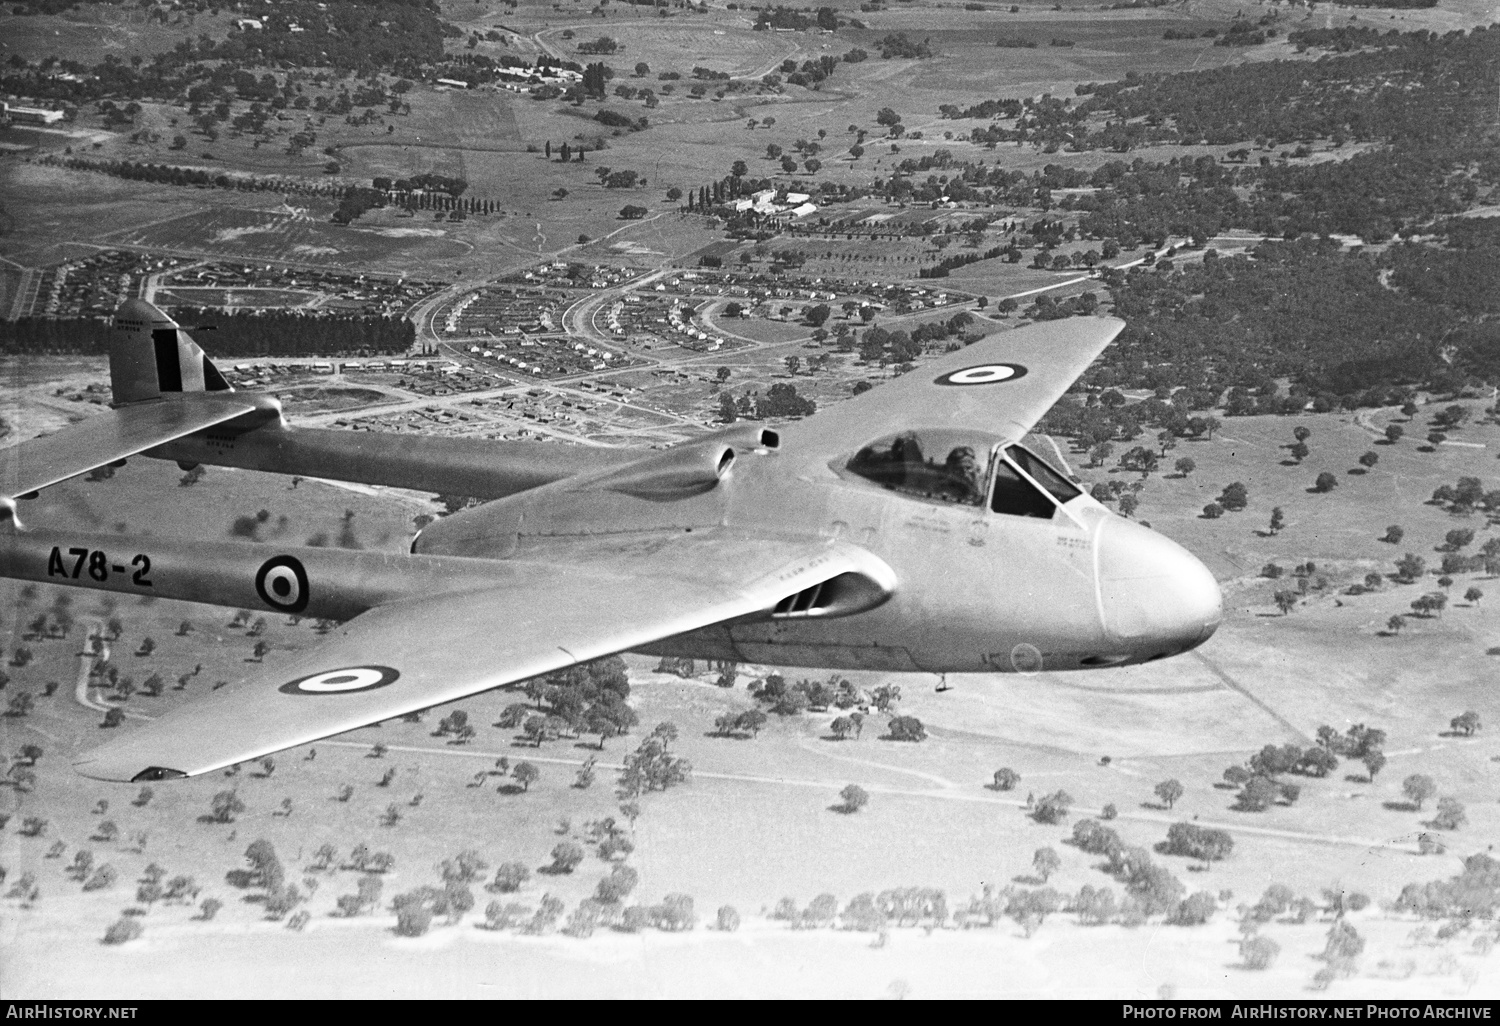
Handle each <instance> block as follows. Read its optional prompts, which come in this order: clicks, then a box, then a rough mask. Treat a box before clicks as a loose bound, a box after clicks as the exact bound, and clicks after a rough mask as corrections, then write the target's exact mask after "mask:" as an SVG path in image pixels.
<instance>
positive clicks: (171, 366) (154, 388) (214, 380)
mask: <svg viewBox="0 0 1500 1026" xmlns="http://www.w3.org/2000/svg"><path fill="white" fill-rule="evenodd" d="M109 383H110V390H111V392H112V393H113V396H114V402H115V405H116V406H123V405H127V404H129V403H138V402H141V401H143V400H146V399H155V398H157V397H158V396H161V395H163V394H166V393H171V392H227V391H230V390H231V389H230V387H229V382H227V381H225V380H224V376H223V375H222V374H220V373H219V370H218V368H217V367H215V366H214V365H213V362H212V361H211V360H209V358H208V356H207V355H206V354H205V353H204V352H203V350H202V349H200V348H199V347H198V344H197V343H196V342H194V341H193V340H192V338H191V337H190V336H189V335H188V333H187V332H186V331H183V330H182V327H181V326H180V325H178V323H177V322H176V321H174V320H172V318H170V317H168V316H167V315H166V314H165V313H163V312H162V311H161V310H159V309H157V308H156V307H154V306H152V305H151V304H150V303H148V302H146V301H145V300H144V299H127V300H126V301H125V302H123V303H121V304H120V306H119V308H118V309H117V310H115V324H114V330H113V331H111V332H110V338H109Z"/></svg>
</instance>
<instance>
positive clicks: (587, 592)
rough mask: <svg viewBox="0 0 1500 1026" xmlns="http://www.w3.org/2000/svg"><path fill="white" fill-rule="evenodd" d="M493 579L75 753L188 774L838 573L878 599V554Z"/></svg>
mask: <svg viewBox="0 0 1500 1026" xmlns="http://www.w3.org/2000/svg"><path fill="white" fill-rule="evenodd" d="M508 569H509V570H510V571H511V572H512V574H514V576H513V577H512V579H511V581H510V583H509V586H507V587H506V588H504V589H492V590H485V591H477V592H476V591H470V592H466V593H463V594H442V595H435V596H431V597H423V598H415V599H405V600H401V601H397V602H392V603H389V604H386V605H382V606H379V607H377V608H375V609H372V610H370V611H369V612H367V613H364V614H362V615H360V616H358V617H356V618H354V619H353V620H351V621H349V622H348V623H346V624H344V625H343V627H341V628H340V629H339V630H337V631H336V632H334V633H333V634H332V635H331V636H330V638H329V639H328V640H327V641H325V642H323V643H321V644H319V645H318V646H317V647H316V648H314V649H312V650H311V651H309V652H307V653H305V654H300V655H298V656H297V657H296V658H294V659H293V660H291V661H289V662H285V663H281V664H278V665H276V666H275V667H268V668H266V669H265V670H263V671H261V672H260V673H259V674H257V675H256V676H254V677H250V678H247V679H244V680H241V681H239V682H237V683H235V684H231V685H228V686H226V687H224V688H221V689H220V690H218V691H215V692H212V693H211V694H209V695H207V696H205V697H203V698H201V699H197V700H194V701H191V702H189V703H187V704H186V705H183V706H181V707H179V708H177V709H175V710H173V711H171V712H169V713H167V714H166V715H165V716H163V717H161V718H160V719H158V720H155V721H153V722H151V723H149V724H146V725H144V726H140V727H137V728H135V729H133V730H132V731H131V733H129V734H126V735H124V736H122V737H120V738H119V739H118V740H115V741H112V742H110V743H107V744H105V745H101V746H100V747H98V748H95V749H93V750H91V751H87V752H84V753H81V754H80V755H79V756H78V757H77V758H76V759H75V761H74V768H75V769H77V770H78V772H79V773H81V774H83V775H84V776H87V777H92V778H95V779H99V780H116V781H130V780H150V779H168V778H173V777H178V776H194V775H197V774H201V773H207V772H210V771H212V770H216V769H220V768H223V767H225V766H230V765H233V764H234V763H238V762H244V761H247V760H251V759H256V758H259V757H261V756H265V755H269V754H271V753H273V752H277V751H280V750H282V749H284V748H291V747H293V746H296V745H300V744H305V743H307V742H310V741H316V740H318V739H320V738H324V737H328V736H329V735H332V734H338V733H342V732H344V731H347V730H352V729H354V728H356V727H362V726H365V725H367V724H370V723H375V722H378V721H380V720H384V719H389V718H392V717H395V716H400V715H403V714H405V713H409V712H415V711H417V710H419V709H425V708H427V707H429V706H433V705H440V704H442V703H445V702H451V701H454V700H456V699H459V698H464V697H466V696H468V695H473V694H477V693H479V692H481V691H487V690H489V689H491V688H496V687H500V686H502V685H505V684H511V683H515V682H517V681H522V680H526V679H528V678H530V677H535V676H538V675H540V674H544V673H549V672H552V671H555V670H559V669H562V668H564V667H567V666H571V665H573V664H575V663H581V662H587V661H588V660H591V659H598V658H600V657H602V656H606V655H611V654H613V653H616V652H622V651H626V650H628V649H631V648H634V647H637V646H641V645H645V644H648V643H650V642H653V641H659V640H661V639H663V638H667V637H671V636H673V635H676V634H681V633H684V632H687V631H692V630H697V629H699V628H702V627H707V626H710V625H712V624H715V623H720V622H723V621H726V620H734V619H738V618H743V617H748V616H755V615H757V614H769V613H770V612H771V611H772V610H773V609H775V607H776V606H777V603H779V602H781V601H782V600H783V599H785V598H786V597H787V596H788V595H792V594H795V593H798V592H799V591H802V590H803V589H806V588H808V587H810V586H812V585H815V584H817V583H819V582H822V581H827V580H832V579H833V578H835V577H838V576H839V575H841V574H849V573H853V574H858V575H860V576H862V577H864V578H866V579H867V580H869V581H871V582H873V583H874V584H876V585H877V586H878V587H879V588H880V589H882V591H883V592H884V594H889V593H890V592H891V591H892V590H893V589H894V587H895V580H894V576H893V575H892V574H891V571H890V569H889V568H888V567H886V566H885V564H884V563H882V562H880V560H878V559H876V558H875V557H873V556H871V555H870V554H869V553H867V552H865V551H864V550H863V549H859V548H857V547H855V546H849V545H844V544H833V545H812V546H809V545H804V546H788V545H786V544H784V543H768V542H753V541H751V542H746V543H744V544H735V543H726V542H724V541H722V540H720V541H716V542H705V543H703V544H690V545H684V546H678V547H676V548H675V551H659V552H652V553H641V554H635V555H633V556H630V557H627V558H616V559H613V560H611V559H608V558H603V559H597V560H592V561H590V563H589V564H588V565H586V566H585V565H577V564H564V565H557V564H549V565H542V564H531V565H523V564H516V563H510V564H508Z"/></svg>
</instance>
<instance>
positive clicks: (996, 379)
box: [933, 363, 1026, 385]
mask: <svg viewBox="0 0 1500 1026" xmlns="http://www.w3.org/2000/svg"><path fill="white" fill-rule="evenodd" d="M1025 376H1026V368H1025V367H1022V366H1021V365H1020V364H1019V363H980V364H975V365H974V366H973V367H964V368H962V369H960V370H956V371H949V372H948V373H947V374H942V375H939V376H938V377H937V378H934V379H933V384H935V385H998V384H1000V382H1002V381H1015V380H1016V379H1017V378H1024V377H1025Z"/></svg>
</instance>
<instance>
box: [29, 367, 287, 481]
mask: <svg viewBox="0 0 1500 1026" xmlns="http://www.w3.org/2000/svg"><path fill="white" fill-rule="evenodd" d="M262 405H263V403H258V402H257V401H256V400H255V399H254V398H253V397H248V396H244V397H242V396H240V395H239V394H237V393H212V394H210V393H184V394H181V395H174V396H172V397H170V398H163V399H158V400H153V401H149V402H143V403H140V404H138V405H131V406H122V407H119V408H117V409H113V410H109V411H107V412H105V413H101V414H99V415H98V416H95V417H90V418H88V419H87V420H83V421H80V422H79V423H77V424H70V425H69V426H68V427H66V428H64V429H63V430H61V431H59V432H57V434H55V435H48V436H47V437H45V438H33V439H30V440H29V441H25V442H21V443H20V444H19V445H15V446H12V447H10V448H7V449H0V495H3V496H5V497H7V498H14V497H15V496H19V495H26V494H28V493H30V492H35V491H37V490H39V489H42V488H46V487H48V486H50V485H55V484H58V483H59V482H61V481H66V480H67V479H68V478H70V477H77V476H78V475H79V474H86V473H88V472H89V471H90V470H93V469H95V468H97V467H103V466H107V465H108V464H110V463H115V462H118V461H119V460H123V459H125V458H126V457H128V456H134V455H135V454H136V453H140V452H144V451H145V450H147V449H150V448H152V447H154V446H157V445H160V444H162V443H163V442H170V441H172V440H174V439H177V438H182V437H183V436H184V435H190V434H192V433H193V432H195V431H201V430H203V429H204V428H207V427H213V426H214V425H215V424H222V423H224V422H225V421H229V420H234V419H235V418H236V417H242V416H244V415H245V414H247V413H251V412H253V411H254V410H256V409H259V408H261V407H262Z"/></svg>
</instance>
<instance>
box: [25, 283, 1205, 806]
mask: <svg viewBox="0 0 1500 1026" xmlns="http://www.w3.org/2000/svg"><path fill="white" fill-rule="evenodd" d="M1122 326H1123V325H1122V323H1121V322H1120V321H1118V320H1110V319H1103V318H1099V319H1094V318H1090V319H1082V318H1074V319H1069V320H1058V321H1050V322H1044V323H1039V324H1034V325H1030V326H1026V327H1022V328H1017V329H1015V330H1011V331H1005V332H1001V333H999V334H995V335H991V336H990V337H988V338H985V339H982V340H980V341H977V342H975V343H973V344H971V345H968V346H966V347H964V348H962V349H960V350H958V351H955V352H952V353H949V354H947V355H945V356H943V357H942V358H941V359H939V360H937V361H936V362H934V363H932V364H929V365H927V366H924V367H923V368H921V369H920V370H915V371H911V372H909V373H906V374H904V375H902V376H900V377H898V378H896V379H894V380H892V381H889V382H886V383H885V384H882V385H881V386H880V387H878V388H876V389H873V390H870V391H868V392H866V393H864V394H862V395H859V396H856V397H854V398H852V399H848V400H846V401H844V402H841V403H839V404H837V405H835V406H832V407H830V408H827V409H824V410H822V411H820V412H818V413H816V414H815V415H813V416H811V417H808V418H806V419H804V420H801V421H796V422H792V423H788V424H785V425H781V426H778V427H775V428H772V427H766V426H760V425H741V426H733V427H729V428H726V429H725V430H722V431H718V432H716V433H712V434H708V435H706V436H704V437H701V438H698V439H696V440H693V441H689V442H685V443H683V444H680V445H677V446H675V447H672V448H669V449H666V450H655V451H630V450H625V449H613V448H604V447H597V448H594V447H582V446H579V447H570V446H560V445H542V444H540V443H534V442H503V441H490V440H483V439H472V438H440V437H423V436H413V435H394V434H374V433H368V432H351V431H340V430H316V429H311V428H297V427H294V426H292V425H291V424H289V423H288V422H287V421H286V419H285V418H284V417H283V415H282V411H281V408H280V405H279V403H278V402H277V401H276V400H275V399H274V398H272V397H270V396H267V395H263V394H257V393H251V392H245V391H237V390H234V389H232V388H231V387H230V386H229V384H228V383H227V382H226V381H225V379H224V377H223V376H222V375H221V374H220V373H219V371H218V370H217V369H216V368H215V367H214V365H213V363H212V362H211V361H210V360H209V359H208V357H207V356H206V355H205V353H204V352H203V350H202V349H200V348H199V347H198V345H197V344H196V343H194V342H193V340H192V339H191V337H190V336H189V335H188V333H187V332H186V331H185V330H184V329H183V328H182V327H181V326H180V325H178V324H177V323H176V322H175V321H173V320H172V319H171V318H170V317H168V316H167V315H166V314H165V313H163V312H162V311H161V310H159V309H158V308H156V307H155V306H153V305H151V304H150V303H148V302H145V301H144V300H129V301H127V302H125V303H123V304H122V305H121V306H120V307H119V309H118V311H117V313H116V317H115V321H114V327H113V330H112V331H111V336H110V343H109V366H110V378H111V388H112V398H113V405H112V408H111V409H110V410H108V411H106V412H104V413H102V414H100V415H98V416H95V417H92V418H90V419H88V420H86V421H84V422H82V423H80V424H78V425H75V426H71V427H68V428H66V429H64V430H62V431H60V432H58V433H57V434H55V435H52V436H49V437H44V438H39V439H34V440H31V441H27V442H23V443H22V444H20V445H18V446H15V447H13V448H11V449H8V450H6V451H5V452H4V454H3V457H0V513H4V514H8V522H7V524H6V525H5V528H4V530H3V532H0V575H3V576H6V577H11V578H17V579H23V580H28V581H37V582H42V583H47V584H59V585H67V586H74V587H83V588H93V589H97V590H101V591H109V592H116V593H122V594H134V595H143V596H144V595H149V596H154V597H156V598H168V599H181V600H185V601H190V602H205V603H213V604H217V605H223V606H230V607H236V608H242V609H258V610H263V611H268V612H272V613H285V614H291V615H297V616H307V617H321V618H329V619H333V620H337V621H340V622H341V624H342V625H341V626H340V627H338V628H337V629H336V630H334V631H332V632H331V633H330V634H329V635H328V636H327V637H326V638H325V639H324V640H322V641H321V642H320V643H319V644H317V645H315V646H313V647H311V648H309V649H307V650H305V651H303V652H300V653H298V654H296V655H295V656H293V657H292V658H291V659H290V660H289V661H286V662H281V663H275V664H266V665H265V666H263V667H258V668H257V669H256V670H255V671H254V672H253V673H251V674H250V675H249V676H248V677H246V678H244V679H242V680H239V681H237V682H234V683H231V684H229V685H228V686H225V687H223V688H220V689H218V690H216V691H213V692H212V693H210V694H208V695H206V696H203V697H200V698H196V699H193V700H190V701H188V702H186V703H184V704H183V705H181V706H180V707H178V708H176V709H174V710H172V711H171V712H168V713H167V714H165V715H163V716H161V717H160V718H159V719H156V720H154V721H152V722H149V723H145V724H142V725H139V726H134V727H129V728H124V729H122V730H121V731H120V733H119V736H118V737H117V738H115V739H112V740H111V741H109V742H107V743H105V744H102V745H99V746H98V747H95V748H93V749H92V750H89V751H85V752H82V753H80V754H79V755H78V756H77V757H76V759H75V763H74V765H75V767H76V769H77V770H78V771H79V772H80V773H82V774H84V775H85V776H88V777H93V778H97V779H101V780H111V781H154V780H167V779H172V778H178V777H184V776H194V775H197V774H202V773H208V772H211V771H214V770H217V769H221V768H224V767H227V766H231V765H233V764H235V763H239V762H244V761H246V760H250V759H256V758H259V757H262V756H265V755H268V754H271V753H273V752H277V751H280V750H282V749H285V748H290V747H293V746H296V745H301V744H305V743H307V742H311V741H316V740H318V739H320V738H324V737H328V736H330V735H333V734H338V733H341V732H343V731H347V730H352V729H354V728H356V727H360V726H365V725H367V724H370V723H375V722H378V721H381V720H385V719H390V718H392V717H397V716H401V715H403V714H406V713H410V712H415V711H417V710H421V709H424V708H427V707H429V706H434V705H440V704H443V703H447V702H452V701H454V700H456V699H460V698H463V697H465V696H468V695H473V694H476V693H478V692H481V691H485V690H488V689H491V688H496V687H500V686H503V685H507V684H512V683H515V682H518V681H522V680H526V679H528V678H531V677H535V676H538V675H542V674H546V673H550V672H554V671H557V670H560V669H564V668H566V667H569V666H572V665H574V664H577V663H581V662H585V661H588V660H592V659H597V658H600V657H602V656H607V655H610V654H613V653H618V652H625V651H632V652H640V653H647V654H660V655H672V656H686V657H692V658H697V659H709V660H733V661H737V662H748V663H763V664H774V665H789V666H803V667H820V668H834V669H843V670H863V669H869V670H887V671H910V672H929V673H933V674H944V673H1011V672H1019V673H1033V672H1038V671H1054V670H1079V669H1088V668H1095V667H1112V666H1124V665H1128V664H1132V663H1142V662H1148V661H1151V660H1155V659H1161V658H1163V657H1167V656H1171V655H1175V654H1177V653H1181V652H1185V651H1187V650H1189V649H1191V648H1193V647H1195V646H1197V645H1200V644H1202V643H1203V642H1204V641H1205V640H1206V639H1207V638H1208V637H1209V636H1210V635H1211V634H1213V632H1214V630H1215V629H1216V627H1217V626H1218V624H1219V621H1220V617H1221V597H1220V592H1219V588H1218V586H1217V584H1216V582H1215V580H1214V578H1213V576H1212V575H1211V574H1210V573H1209V572H1208V570H1207V569H1206V568H1205V567H1204V566H1203V564H1202V563H1200V562H1199V561H1198V560H1197V559H1196V558H1194V557H1193V556H1192V555H1191V554H1190V553H1189V552H1187V551H1186V550H1185V549H1183V548H1182V547H1181V546H1179V545H1177V544H1176V543H1175V542H1172V541H1170V540H1169V539H1167V538H1165V537H1163V536H1162V535H1160V534H1157V533H1155V532H1153V531H1151V530H1149V529H1148V528H1146V527H1144V526H1142V525H1140V524H1137V523H1134V522H1132V521H1130V520H1127V519H1125V518H1123V517H1120V516H1118V515H1116V514H1115V513H1113V512H1112V511H1110V510H1109V509H1107V508H1106V507H1104V506H1103V505H1101V504H1100V503H1098V502H1096V501H1095V500H1094V499H1092V498H1091V497H1090V496H1089V495H1088V494H1087V493H1085V492H1084V491H1083V490H1082V489H1080V488H1079V487H1078V486H1077V484H1075V483H1074V481H1073V480H1072V479H1071V478H1070V477H1069V475H1067V474H1066V473H1064V472H1062V471H1060V470H1059V469H1058V468H1057V467H1056V466H1055V465H1054V464H1052V463H1050V462H1049V461H1047V460H1046V459H1044V458H1043V457H1042V456H1040V455H1038V454H1037V452H1036V451H1034V450H1033V449H1031V448H1028V447H1026V446H1025V445H1024V444H1023V441H1024V439H1025V436H1026V435H1027V434H1028V432H1029V431H1030V429H1031V428H1032V426H1033V425H1034V424H1035V423H1036V421H1037V420H1038V419H1039V418H1040V417H1041V416H1042V415H1043V414H1044V413H1045V412H1046V411H1047V409H1048V408H1049V407H1050V406H1051V405H1052V404H1053V403H1054V402H1055V401H1056V400H1057V399H1058V397H1059V396H1061V395H1062V394H1063V393H1064V392H1065V391H1066V390H1067V389H1068V387H1069V386H1070V385H1071V384H1072V382H1073V381H1074V380H1075V379H1076V378H1077V377H1078V375H1079V374H1081V373H1082V372H1083V371H1084V370H1085V369H1086V368H1087V367H1088V365H1089V364H1090V363H1091V362H1092V361H1093V360H1094V359H1095V358H1096V357H1097V356H1098V355H1099V353H1100V352H1102V351H1103V349H1104V348H1105V346H1107V345H1108V344H1109V343H1110V341H1111V340H1113V338H1114V337H1115V335H1116V334H1118V332H1119V331H1120V329H1121V328H1122ZM137 455H140V456H145V457H151V458H157V459H166V460H172V461H175V462H177V463H178V464H179V465H180V466H182V467H184V468H191V467H193V466H195V465H198V464H211V465H216V466H227V467H240V468H249V469H253V470H261V471H272V472H278V473H283V474H298V475H303V476H306V477H316V478H326V479H334V480H343V481H355V482H360V483H363V484H369V485H389V486H395V487H400V488H413V489H422V490H426V491H432V492H442V493H448V494H459V495H468V496H474V497H476V498H479V499H482V500H485V501H484V502H483V503H482V504H481V505H477V506H473V507H471V508H469V509H466V510H463V511H461V512H457V513H454V514H452V515H450V516H447V517H443V518H441V519H439V520H437V521H435V522H433V523H431V524H429V525H428V526H427V527H426V528H425V529H424V530H422V531H420V532H418V534H417V536H416V537H415V538H413V539H412V542H411V546H410V553H409V554H405V555H401V554H391V553H384V552H365V551H344V550H337V549H329V548H313V547H295V546H280V545H263V544H249V543H230V542H223V541H196V540H189V539H185V538H179V537H175V536H173V535H172V534H171V533H170V532H162V533H159V534H154V535H151V536H147V537H139V538H129V537H125V536H121V535H113V534H109V535H94V534H87V533H83V532H79V531H74V530H50V529H48V528H47V527H46V526H45V525H38V524H29V523H28V524H24V525H23V523H22V520H23V519H29V518H22V517H18V516H17V515H16V511H17V508H18V507H17V504H16V502H15V500H16V499H26V498H28V497H32V496H34V495H35V494H36V492H37V491H38V490H39V489H42V488H45V487H47V486H49V485H53V484H56V483H58V482H60V481H63V480H66V479H68V478H70V477H73V476H76V475H79V474H83V473H87V472H88V471H90V470H92V469H94V468H96V467H100V466H106V465H119V464H120V463H121V462H122V461H124V460H125V459H127V458H130V457H133V456H137ZM169 506H170V502H169V501H168V500H165V499H164V500H163V502H162V509H161V511H160V512H161V513H163V514H165V513H167V512H168V507H169Z"/></svg>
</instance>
